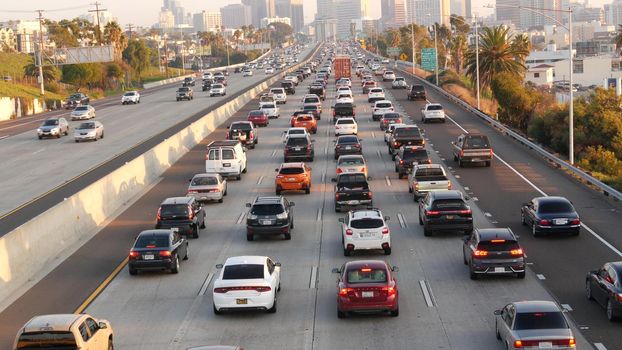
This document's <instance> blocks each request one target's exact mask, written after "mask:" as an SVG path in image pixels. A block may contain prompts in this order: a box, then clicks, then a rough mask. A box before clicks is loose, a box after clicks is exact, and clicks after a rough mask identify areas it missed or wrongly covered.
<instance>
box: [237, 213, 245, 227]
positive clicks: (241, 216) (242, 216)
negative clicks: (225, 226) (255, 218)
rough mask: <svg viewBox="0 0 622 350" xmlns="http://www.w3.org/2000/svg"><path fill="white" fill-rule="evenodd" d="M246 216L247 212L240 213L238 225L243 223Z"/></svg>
mask: <svg viewBox="0 0 622 350" xmlns="http://www.w3.org/2000/svg"><path fill="white" fill-rule="evenodd" d="M245 215H246V212H243V213H240V216H238V221H236V224H238V225H239V224H240V223H241V222H242V220H243V219H244V216H245Z"/></svg>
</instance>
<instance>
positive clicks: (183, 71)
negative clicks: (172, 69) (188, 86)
mask: <svg viewBox="0 0 622 350" xmlns="http://www.w3.org/2000/svg"><path fill="white" fill-rule="evenodd" d="M179 36H180V37H181V50H180V53H181V71H182V74H183V75H186V58H185V57H184V29H183V28H182V27H181V26H180V27H179Z"/></svg>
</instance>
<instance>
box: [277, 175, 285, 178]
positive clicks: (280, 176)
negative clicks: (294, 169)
mask: <svg viewBox="0 0 622 350" xmlns="http://www.w3.org/2000/svg"><path fill="white" fill-rule="evenodd" d="M284 177H285V176H283V175H277V176H276V178H277V179H282V178H284Z"/></svg>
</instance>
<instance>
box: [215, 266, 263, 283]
mask: <svg viewBox="0 0 622 350" xmlns="http://www.w3.org/2000/svg"><path fill="white" fill-rule="evenodd" d="M263 270H264V267H263V265H259V264H240V265H228V266H225V270H224V271H223V272H222V279H223V280H246V279H257V278H260V279H263V278H264V276H263Z"/></svg>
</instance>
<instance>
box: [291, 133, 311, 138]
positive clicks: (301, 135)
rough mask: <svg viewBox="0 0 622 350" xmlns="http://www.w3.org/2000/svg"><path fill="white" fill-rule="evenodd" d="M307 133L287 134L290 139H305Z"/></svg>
mask: <svg viewBox="0 0 622 350" xmlns="http://www.w3.org/2000/svg"><path fill="white" fill-rule="evenodd" d="M307 136H308V134H292V135H289V138H290V139H306V138H307Z"/></svg>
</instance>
